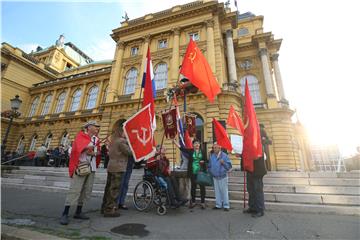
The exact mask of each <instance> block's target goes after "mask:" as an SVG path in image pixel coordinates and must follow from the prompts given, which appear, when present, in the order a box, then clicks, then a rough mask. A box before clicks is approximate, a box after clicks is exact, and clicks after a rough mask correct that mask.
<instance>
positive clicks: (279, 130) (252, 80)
mask: <svg viewBox="0 0 360 240" xmlns="http://www.w3.org/2000/svg"><path fill="white" fill-rule="evenodd" d="M111 37H112V38H113V39H114V41H115V42H116V50H115V53H114V59H113V60H112V61H103V62H94V61H92V59H91V58H90V57H88V56H87V55H86V54H85V53H83V52H81V50H80V49H78V48H77V47H76V46H75V45H74V44H72V43H64V38H63V36H60V38H59V40H58V41H57V43H56V45H54V46H51V47H49V48H47V49H37V51H36V52H33V53H31V54H26V53H24V52H23V51H22V50H21V49H18V48H16V47H13V46H11V45H10V44H7V43H3V44H2V48H1V52H2V56H1V62H2V65H1V74H2V78H1V83H2V84H1V93H2V96H1V99H2V111H3V110H6V109H10V106H9V104H10V102H9V99H10V98H13V97H14V96H15V95H16V94H18V95H19V96H20V98H21V99H22V100H23V104H22V106H21V108H20V110H19V111H20V112H21V113H22V116H21V117H20V118H18V119H15V123H14V126H13V127H12V128H11V131H10V134H9V138H8V143H7V146H6V149H7V150H19V151H25V152H26V151H29V150H33V149H35V148H36V147H37V146H39V145H41V144H43V143H44V144H46V145H47V146H48V147H56V146H58V145H59V144H61V143H62V144H70V142H71V140H72V139H74V137H75V135H76V133H77V132H78V131H79V130H80V129H81V126H82V125H83V124H84V122H86V121H88V120H90V119H92V120H97V121H98V122H99V123H100V124H101V129H100V138H105V137H106V136H108V135H109V134H111V132H112V129H113V128H114V127H116V126H117V124H116V123H117V122H118V121H119V120H120V119H127V118H129V117H130V116H132V115H133V114H134V113H136V112H137V110H138V105H139V98H140V95H141V81H142V75H143V69H144V63H145V58H146V51H147V48H148V47H150V52H151V58H152V63H153V66H154V73H155V82H156V89H157V97H156V99H155V108H156V109H155V110H156V113H157V130H156V140H157V141H158V142H160V141H161V139H162V135H163V127H162V121H161V111H162V110H164V109H166V108H168V106H169V103H168V102H167V99H166V93H167V91H168V89H169V88H172V87H174V86H175V85H176V84H177V82H178V80H179V79H181V77H182V76H180V75H179V66H180V65H181V62H182V60H183V56H184V54H185V51H186V47H187V44H188V42H189V39H190V38H192V39H194V40H195V41H196V43H197V45H198V47H199V48H200V49H201V51H202V52H203V53H204V55H205V57H206V58H207V60H208V62H209V64H210V66H211V69H212V70H213V73H214V75H215V76H216V79H217V81H218V83H219V85H220V86H221V89H222V91H221V93H220V94H219V95H218V96H217V98H216V100H215V101H214V103H210V102H209V101H208V100H207V99H206V97H205V96H204V95H203V94H202V93H201V92H198V93H195V94H189V95H187V99H186V102H187V104H186V106H187V112H191V113H194V114H196V115H197V137H198V138H201V140H202V141H203V142H206V143H208V146H209V147H210V146H211V143H212V140H213V130H212V119H213V118H216V119H218V120H224V121H226V119H227V115H228V112H229V107H230V105H233V106H234V107H235V109H236V110H237V111H238V112H240V113H241V111H242V101H243V96H242V92H243V91H244V82H245V79H247V80H248V82H249V87H250V91H251V95H252V97H253V101H254V105H255V107H256V112H257V116H258V120H259V122H260V123H262V124H264V125H265V129H266V131H267V133H268V136H269V137H270V138H271V139H272V145H270V160H271V165H272V170H300V169H305V170H308V169H310V167H309V166H310V165H309V163H308V162H307V161H308V158H307V157H306V152H305V149H304V146H305V144H304V141H305V140H304V137H303V135H299V134H297V133H298V130H297V129H296V126H295V125H294V124H293V123H292V122H291V117H292V115H293V114H294V111H293V110H291V109H290V108H289V104H288V101H287V100H286V97H285V93H284V89H283V85H282V79H281V73H280V68H279V62H278V56H279V51H280V46H281V39H274V36H273V34H272V33H271V32H264V31H263V17H262V16H255V15H253V14H251V13H246V14H241V15H239V16H237V15H236V12H231V10H230V9H229V8H227V7H226V6H224V4H223V3H218V2H217V1H209V0H203V1H195V2H192V3H188V4H184V5H178V6H174V7H172V8H170V9H167V10H164V11H161V12H157V13H152V14H147V15H145V16H143V17H141V18H137V19H133V20H127V21H125V22H122V23H121V26H120V27H119V28H116V29H114V30H113V32H112V34H111ZM179 103H180V104H182V103H183V100H182V99H180V100H179ZM7 124H8V119H6V118H2V125H1V128H2V137H3V136H4V132H5V130H6V128H7ZM227 131H228V133H229V134H236V131H235V130H234V129H232V128H227ZM165 145H166V147H167V148H168V153H169V157H172V154H171V151H172V149H173V146H172V144H171V142H170V141H169V140H165ZM175 156H178V152H176V155H175ZM176 159H178V157H176ZM232 160H233V163H234V165H235V166H237V165H239V160H238V159H236V158H235V156H232Z"/></svg>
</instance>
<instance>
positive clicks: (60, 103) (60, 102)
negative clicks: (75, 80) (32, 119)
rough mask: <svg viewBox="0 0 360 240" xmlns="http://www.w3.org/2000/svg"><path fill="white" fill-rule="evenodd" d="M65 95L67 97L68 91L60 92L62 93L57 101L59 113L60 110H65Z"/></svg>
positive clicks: (57, 111)
mask: <svg viewBox="0 0 360 240" xmlns="http://www.w3.org/2000/svg"><path fill="white" fill-rule="evenodd" d="M65 97H66V92H62V93H60V95H59V97H58V101H57V103H56V109H55V113H59V112H62V111H63V109H64V104H65Z"/></svg>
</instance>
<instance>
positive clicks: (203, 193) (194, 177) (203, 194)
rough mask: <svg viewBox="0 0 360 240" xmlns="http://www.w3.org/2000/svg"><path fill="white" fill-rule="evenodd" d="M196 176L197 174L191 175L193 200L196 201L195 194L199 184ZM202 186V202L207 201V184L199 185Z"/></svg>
mask: <svg viewBox="0 0 360 240" xmlns="http://www.w3.org/2000/svg"><path fill="white" fill-rule="evenodd" d="M196 177H197V174H192V175H191V201H192V202H193V203H194V202H195V196H196V187H197V185H199V184H197V183H196ZM199 186H200V199H201V203H205V194H206V191H205V186H204V185H199Z"/></svg>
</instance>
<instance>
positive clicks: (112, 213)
mask: <svg viewBox="0 0 360 240" xmlns="http://www.w3.org/2000/svg"><path fill="white" fill-rule="evenodd" d="M104 217H120V213H119V212H118V211H115V210H114V211H110V212H106V211H105V212H104Z"/></svg>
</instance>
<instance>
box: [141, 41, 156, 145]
mask: <svg viewBox="0 0 360 240" xmlns="http://www.w3.org/2000/svg"><path fill="white" fill-rule="evenodd" d="M152 79H154V74H153V69H152V63H151V58H150V48H148V51H147V55H146V66H145V72H144V79H143V85H144V99H143V102H142V106H143V107H145V106H147V105H148V104H150V114H151V119H152V132H153V133H154V132H155V129H156V117H155V103H154V93H155V87H153V82H154V81H152ZM154 144H155V141H154Z"/></svg>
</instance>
